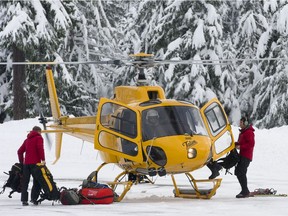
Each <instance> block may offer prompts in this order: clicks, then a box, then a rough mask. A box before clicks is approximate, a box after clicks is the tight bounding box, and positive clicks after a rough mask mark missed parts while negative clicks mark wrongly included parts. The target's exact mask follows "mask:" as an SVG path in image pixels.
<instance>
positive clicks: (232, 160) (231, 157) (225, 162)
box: [217, 148, 240, 173]
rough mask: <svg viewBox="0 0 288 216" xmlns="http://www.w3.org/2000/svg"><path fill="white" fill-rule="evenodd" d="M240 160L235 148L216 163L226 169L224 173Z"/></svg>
mask: <svg viewBox="0 0 288 216" xmlns="http://www.w3.org/2000/svg"><path fill="white" fill-rule="evenodd" d="M239 160H240V155H239V153H238V151H237V149H236V148H234V149H232V150H231V151H230V152H229V153H228V155H227V156H226V157H225V158H220V159H219V160H217V163H218V164H220V165H221V166H222V167H224V168H225V169H226V173H227V172H229V169H231V168H232V167H234V166H236V165H237V163H238V162H239Z"/></svg>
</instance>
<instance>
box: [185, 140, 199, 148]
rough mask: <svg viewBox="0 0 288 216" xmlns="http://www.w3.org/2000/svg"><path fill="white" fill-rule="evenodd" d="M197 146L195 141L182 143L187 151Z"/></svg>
mask: <svg viewBox="0 0 288 216" xmlns="http://www.w3.org/2000/svg"><path fill="white" fill-rule="evenodd" d="M196 144H197V142H196V141H195V140H189V141H186V142H184V143H182V146H186V149H189V148H191V147H192V146H194V145H196Z"/></svg>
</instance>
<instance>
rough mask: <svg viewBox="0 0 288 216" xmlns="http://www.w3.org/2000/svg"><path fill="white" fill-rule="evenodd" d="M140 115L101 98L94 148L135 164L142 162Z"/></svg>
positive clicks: (126, 107) (117, 103)
mask: <svg viewBox="0 0 288 216" xmlns="http://www.w3.org/2000/svg"><path fill="white" fill-rule="evenodd" d="M139 119H140V114H139V112H138V111H137V110H135V109H133V108H131V107H129V108H128V106H126V105H125V104H122V103H119V102H115V101H113V100H109V99H107V98H101V100H100V103H99V106H98V112H97V121H96V133H95V142H94V148H95V149H98V150H100V151H103V152H107V153H110V154H113V155H116V156H118V157H123V158H125V159H128V160H132V161H135V162H143V156H142V150H141V149H142V147H141V137H140V133H139V130H140V129H139V128H140V120H139Z"/></svg>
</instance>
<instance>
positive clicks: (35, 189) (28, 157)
mask: <svg viewBox="0 0 288 216" xmlns="http://www.w3.org/2000/svg"><path fill="white" fill-rule="evenodd" d="M17 153H18V158H19V162H20V163H21V164H23V181H22V192H21V201H22V205H23V206H27V205H28V186H29V181H30V176H31V175H32V177H33V186H32V190H31V202H32V203H33V204H35V205H37V199H38V197H39V195H40V191H41V185H40V184H39V183H38V182H37V180H36V179H35V178H34V176H33V169H34V168H35V166H36V164H37V163H44V164H45V152H44V145H43V138H42V136H41V128H40V127H38V126H35V127H33V129H32V131H31V132H30V133H29V134H28V135H27V139H26V140H25V141H24V142H23V144H22V145H21V147H20V148H19V149H18V151H17ZM24 155H25V157H24Z"/></svg>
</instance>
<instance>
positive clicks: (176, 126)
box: [142, 106, 208, 141]
mask: <svg viewBox="0 0 288 216" xmlns="http://www.w3.org/2000/svg"><path fill="white" fill-rule="evenodd" d="M184 134H189V135H191V136H193V135H196V134H197V135H208V134H207V131H206V128H205V126H204V123H203V121H202V118H201V115H200V112H199V110H198V109H197V108H194V107H188V106H166V107H163V106H162V107H154V108H152V109H147V110H144V111H143V112H142V136H143V141H147V140H150V139H153V138H157V137H164V136H175V135H184Z"/></svg>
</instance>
